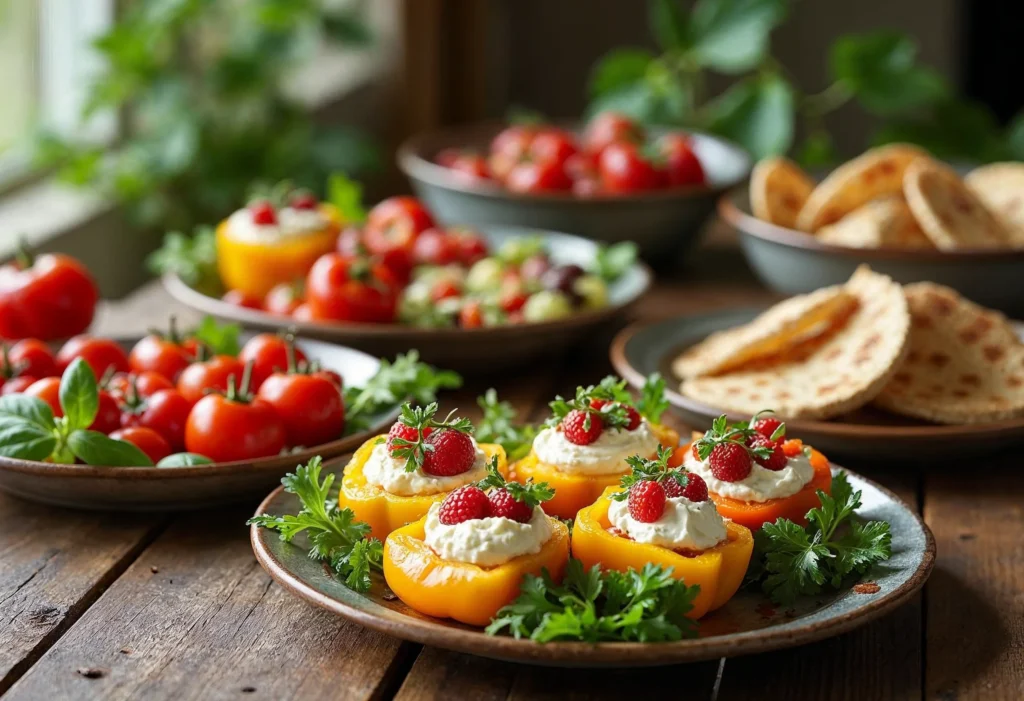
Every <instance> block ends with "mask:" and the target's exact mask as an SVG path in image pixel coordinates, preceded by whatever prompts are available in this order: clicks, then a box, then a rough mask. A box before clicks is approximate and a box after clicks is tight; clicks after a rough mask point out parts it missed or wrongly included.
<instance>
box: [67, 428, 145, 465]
mask: <svg viewBox="0 0 1024 701" xmlns="http://www.w3.org/2000/svg"><path fill="white" fill-rule="evenodd" d="M68 448H70V449H71V452H72V453H74V455H75V457H77V458H78V459H80V460H82V461H83V462H84V463H85V464H86V465H99V466H101V467H152V465H153V461H152V460H150V459H149V457H148V456H147V455H146V454H145V453H143V452H142V451H141V450H139V449H138V448H137V447H136V446H135V445H133V444H132V443H129V442H128V441H119V440H116V439H114V438H110V437H109V436H104V435H103V434H102V433H100V432H99V431H84V430H81V429H79V430H78V431H74V432H72V433H71V435H70V436H68Z"/></svg>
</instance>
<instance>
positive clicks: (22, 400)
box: [0, 394, 54, 430]
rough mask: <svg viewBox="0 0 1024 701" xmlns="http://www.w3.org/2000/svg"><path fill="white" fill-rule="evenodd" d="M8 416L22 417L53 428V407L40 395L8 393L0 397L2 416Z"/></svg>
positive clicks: (46, 427)
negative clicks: (39, 396)
mask: <svg viewBox="0 0 1024 701" xmlns="http://www.w3.org/2000/svg"><path fill="white" fill-rule="evenodd" d="M6 416H13V417H20V418H22V419H25V420H26V421H29V422H30V423H33V424H35V425H36V426H39V427H40V428H44V429H47V430H52V429H53V427H54V424H53V409H51V408H50V405H49V404H47V403H46V402H44V401H43V400H42V399H39V398H38V397H30V396H28V395H26V394H8V395H6V396H3V397H0V418H3V417H6Z"/></svg>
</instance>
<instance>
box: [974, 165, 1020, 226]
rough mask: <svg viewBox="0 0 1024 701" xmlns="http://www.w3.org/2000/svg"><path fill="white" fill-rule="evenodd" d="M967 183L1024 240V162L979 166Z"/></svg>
mask: <svg viewBox="0 0 1024 701" xmlns="http://www.w3.org/2000/svg"><path fill="white" fill-rule="evenodd" d="M964 184H965V185H967V187H968V188H970V190H971V192H973V193H974V194H975V195H977V196H978V198H979V199H980V200H981V201H982V202H983V203H984V204H985V206H987V207H988V208H989V209H990V210H991V211H992V212H993V213H995V214H996V216H998V217H1000V218H1002V220H1003V224H1004V225H1005V226H1006V228H1007V229H1009V230H1010V233H1011V234H1012V236H1013V240H1014V241H1015V242H1019V241H1024V163H991V164H989V165H986V166H981V167H980V168H975V169H974V170H972V171H971V172H970V173H968V174H967V176H966V177H965V178H964Z"/></svg>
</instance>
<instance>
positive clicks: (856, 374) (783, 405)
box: [681, 265, 910, 419]
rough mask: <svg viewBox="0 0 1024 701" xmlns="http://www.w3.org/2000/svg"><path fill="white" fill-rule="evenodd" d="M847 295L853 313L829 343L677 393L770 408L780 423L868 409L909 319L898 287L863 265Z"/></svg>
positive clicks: (902, 344)
mask: <svg viewBox="0 0 1024 701" xmlns="http://www.w3.org/2000/svg"><path fill="white" fill-rule="evenodd" d="M845 289H846V291H847V292H848V293H849V294H851V295H853V296H854V297H855V298H856V299H857V310H856V311H855V312H854V313H853V314H852V315H851V316H850V318H849V320H848V321H847V322H846V324H845V325H844V326H842V327H841V328H840V329H839V330H838V331H835V332H834V333H832V334H831V335H829V336H828V337H826V339H824V340H819V341H817V342H815V343H812V344H809V345H808V346H807V347H806V348H804V349H802V350H801V351H800V352H797V353H795V354H794V355H793V357H791V358H787V359H784V360H783V361H781V362H780V363H778V364H776V365H772V366H769V367H766V368H763V369H758V370H752V371H742V372H735V373H730V374H727V375H720V376H718V377H698V378H693V379H689V380H686V381H684V382H683V384H682V387H681V391H682V393H683V394H685V395H686V396H688V397H691V398H692V399H696V400H697V401H699V402H702V403H704V404H707V405H709V406H712V407H715V408H716V409H720V410H724V411H733V412H738V413H743V414H754V413H756V412H758V411H761V410H763V409H773V410H774V411H775V412H776V413H778V414H779V416H781V417H783V418H816V419H827V418H831V417H834V416H838V415H840V414H844V413H846V412H848V411H852V410H853V409H856V408H858V407H861V406H863V405H864V404H866V403H868V402H869V401H871V400H872V399H874V398H875V396H877V394H878V393H879V392H880V391H881V390H882V387H883V386H884V385H885V384H886V382H888V380H889V378H890V376H891V375H892V373H893V372H894V370H895V368H896V366H897V364H898V363H899V361H900V360H901V359H902V356H903V353H904V350H905V349H906V347H907V337H908V334H909V329H910V314H909V312H908V311H907V301H906V298H905V297H904V296H903V289H902V288H901V287H900V285H899V284H898V283H896V282H893V280H892V279H890V278H889V277H887V276H885V275H879V274H878V273H875V272H873V271H872V270H871V269H870V268H868V267H867V266H865V265H862V266H861V267H859V268H858V269H857V271H856V272H855V273H854V274H853V277H851V278H850V280H849V282H847V283H846V285H845Z"/></svg>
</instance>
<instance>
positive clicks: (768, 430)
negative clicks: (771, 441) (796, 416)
mask: <svg viewBox="0 0 1024 701" xmlns="http://www.w3.org/2000/svg"><path fill="white" fill-rule="evenodd" d="M781 425H782V421H781V420H780V419H778V418H777V417H775V416H762V417H761V418H759V419H758V420H757V421H755V422H754V423H753V425H752V426H751V427H750V428H752V429H754V430H755V431H757V432H758V433H760V434H761V435H762V436H764V437H765V438H771V437H772V434H773V433H775V429H777V428H778V427H779V426H781Z"/></svg>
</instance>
